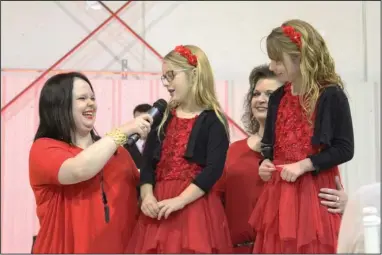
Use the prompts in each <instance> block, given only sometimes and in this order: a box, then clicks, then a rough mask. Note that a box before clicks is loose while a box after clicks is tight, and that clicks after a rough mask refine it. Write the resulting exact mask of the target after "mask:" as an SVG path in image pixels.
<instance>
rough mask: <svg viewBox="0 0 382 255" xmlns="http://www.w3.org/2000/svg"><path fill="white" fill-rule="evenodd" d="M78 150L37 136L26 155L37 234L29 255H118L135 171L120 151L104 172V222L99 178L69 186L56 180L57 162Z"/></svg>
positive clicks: (132, 202)
mask: <svg viewBox="0 0 382 255" xmlns="http://www.w3.org/2000/svg"><path fill="white" fill-rule="evenodd" d="M81 151H82V149H81V148H78V147H74V146H69V145H68V144H67V143H64V142H61V141H57V140H53V139H49V138H41V139H38V140H37V141H35V142H34V143H33V145H32V148H31V150H30V155H29V178H30V183H31V186H32V189H33V192H34V195H35V199H36V205H37V216H38V219H39V222H40V230H39V233H38V236H37V239H36V243H35V245H34V248H33V253H123V252H124V249H125V245H126V244H127V243H128V240H129V238H130V236H131V232H132V230H133V228H134V226H135V222H136V217H137V212H138V211H137V210H138V207H137V192H136V186H137V184H138V181H139V173H138V170H137V168H136V166H135V164H134V162H133V160H132V159H131V157H130V154H129V153H128V152H127V151H126V150H125V149H124V148H122V147H120V148H118V150H117V154H116V155H114V156H112V158H111V159H110V160H109V161H108V162H107V164H106V165H105V167H104V168H103V175H104V181H103V182H104V190H105V193H106V195H107V199H108V204H109V207H110V221H109V223H106V222H105V214H104V207H103V203H102V197H101V180H100V178H101V174H100V173H99V174H97V175H96V176H95V177H93V178H92V179H90V180H87V181H85V182H81V183H78V184H73V185H62V184H60V183H59V182H58V172H59V169H60V167H61V165H62V163H63V162H64V161H65V160H67V159H69V158H72V157H74V156H76V155H77V154H78V153H80V152H81Z"/></svg>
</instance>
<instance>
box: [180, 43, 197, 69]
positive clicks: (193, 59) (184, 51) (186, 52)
mask: <svg viewBox="0 0 382 255" xmlns="http://www.w3.org/2000/svg"><path fill="white" fill-rule="evenodd" d="M175 51H176V52H178V53H179V54H180V55H181V56H183V57H184V58H186V59H187V61H188V63H189V64H190V65H192V66H195V67H196V66H197V65H198V59H197V58H196V56H195V55H194V54H192V52H191V50H190V49H188V48H186V47H184V46H183V45H179V46H176V47H175Z"/></svg>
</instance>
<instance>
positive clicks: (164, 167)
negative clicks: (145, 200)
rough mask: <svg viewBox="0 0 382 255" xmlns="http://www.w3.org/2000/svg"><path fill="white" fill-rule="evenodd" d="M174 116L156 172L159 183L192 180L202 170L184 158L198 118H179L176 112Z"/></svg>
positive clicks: (167, 130)
mask: <svg viewBox="0 0 382 255" xmlns="http://www.w3.org/2000/svg"><path fill="white" fill-rule="evenodd" d="M173 115H174V117H173V118H172V119H171V121H170V123H169V125H168V127H167V129H166V139H165V140H164V141H163V147H162V153H161V158H160V161H159V163H158V165H157V167H156V170H155V173H156V181H157V182H158V181H169V180H192V179H194V178H195V176H196V175H197V174H199V173H200V172H201V170H202V167H201V166H199V165H198V164H196V163H191V162H190V161H188V160H187V159H185V157H184V154H185V152H186V149H187V144H188V139H189V136H190V134H191V130H192V127H193V126H194V123H195V121H196V119H197V117H198V116H195V117H194V118H190V119H186V118H179V117H177V116H176V113H175V111H173ZM174 148H176V149H174Z"/></svg>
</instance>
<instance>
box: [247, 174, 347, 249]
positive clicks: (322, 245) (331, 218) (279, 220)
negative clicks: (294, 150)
mask: <svg viewBox="0 0 382 255" xmlns="http://www.w3.org/2000/svg"><path fill="white" fill-rule="evenodd" d="M336 175H338V176H339V171H338V168H337V167H336V168H334V169H330V170H325V171H323V172H322V173H320V174H319V175H317V176H313V175H312V174H310V173H306V174H304V175H303V176H300V177H299V179H297V180H296V182H294V183H288V182H285V181H283V180H282V179H281V177H280V173H278V172H275V173H274V174H273V176H272V179H271V180H270V181H268V182H267V183H266V184H265V185H264V189H263V193H262V194H261V196H260V197H259V200H258V202H257V204H256V207H255V209H254V211H253V212H252V215H251V217H250V219H249V224H250V225H251V226H252V227H253V228H254V230H255V232H256V241H255V245H254V249H253V253H336V247H337V238H338V232H339V227H340V223H341V216H340V215H339V214H332V213H330V212H329V211H328V208H327V207H326V206H323V205H321V204H320V198H319V197H318V194H319V192H320V189H321V188H333V189H335V176H336Z"/></svg>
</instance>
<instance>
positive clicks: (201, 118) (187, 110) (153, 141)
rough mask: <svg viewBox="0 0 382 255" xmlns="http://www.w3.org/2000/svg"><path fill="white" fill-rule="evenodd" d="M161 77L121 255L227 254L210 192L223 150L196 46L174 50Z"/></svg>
mask: <svg viewBox="0 0 382 255" xmlns="http://www.w3.org/2000/svg"><path fill="white" fill-rule="evenodd" d="M162 70H163V76H162V82H163V84H164V86H165V87H166V88H167V90H168V92H169V93H170V95H171V101H170V103H169V105H168V109H167V111H166V112H165V116H164V118H163V120H162V122H161V123H159V124H154V126H153V128H152V131H151V132H150V133H149V135H148V138H147V141H146V146H145V150H144V153H143V157H144V160H143V161H144V164H143V166H142V168H141V172H140V173H141V179H140V180H141V198H142V205H141V211H142V213H141V215H140V217H139V219H138V223H137V226H136V228H135V230H134V232H133V238H132V239H131V240H130V243H129V245H128V249H127V253H230V252H231V247H232V244H231V240H230V234H229V230H228V224H227V220H226V217H225V214H224V209H223V206H222V204H221V201H220V199H219V197H218V196H217V195H216V193H215V192H210V191H211V189H212V187H213V186H214V184H215V183H216V182H217V181H218V179H219V178H220V177H221V175H222V173H223V168H224V163H225V159H226V153H227V150H228V146H229V135H228V125H227V121H226V119H225V117H224V114H223V112H222V110H221V107H220V105H219V103H218V100H217V96H216V93H215V84H214V77H213V73H212V70H211V66H210V63H209V61H208V59H207V56H206V55H205V53H204V52H203V51H202V50H201V49H199V48H198V47H196V46H191V45H187V46H182V45H181V46H177V47H176V48H175V49H174V50H173V51H171V52H170V53H169V54H167V55H166V56H165V58H164V62H163V67H162Z"/></svg>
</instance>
